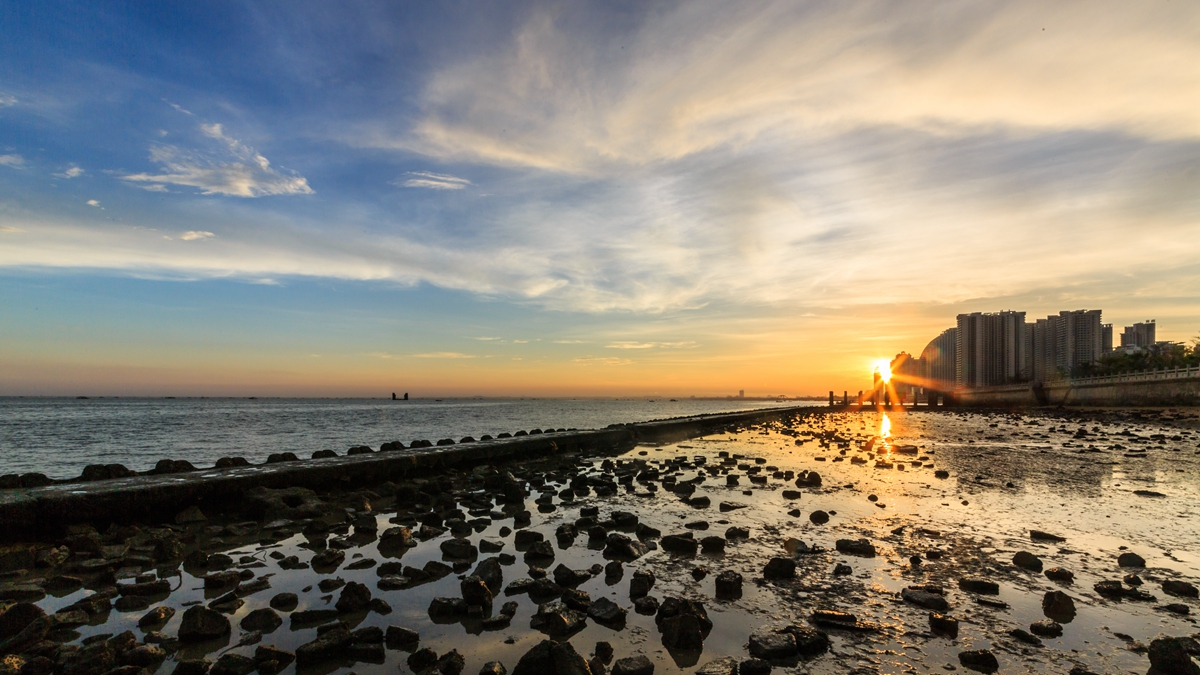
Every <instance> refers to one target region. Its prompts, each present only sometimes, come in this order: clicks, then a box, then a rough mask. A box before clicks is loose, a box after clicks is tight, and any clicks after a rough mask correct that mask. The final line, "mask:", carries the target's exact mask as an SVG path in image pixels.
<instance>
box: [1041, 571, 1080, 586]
mask: <svg viewBox="0 0 1200 675" xmlns="http://www.w3.org/2000/svg"><path fill="white" fill-rule="evenodd" d="M1045 575H1046V578H1047V579H1050V580H1051V581H1061V582H1062V583H1065V584H1069V583H1071V582H1073V581H1075V575H1074V574H1073V573H1072V572H1071V571H1070V570H1064V569H1063V568H1061V567H1051V568H1050V569H1048V570H1046V571H1045Z"/></svg>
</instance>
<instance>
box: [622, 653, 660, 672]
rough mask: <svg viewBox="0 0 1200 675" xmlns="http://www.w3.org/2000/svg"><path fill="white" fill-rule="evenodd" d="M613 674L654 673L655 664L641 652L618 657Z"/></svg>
mask: <svg viewBox="0 0 1200 675" xmlns="http://www.w3.org/2000/svg"><path fill="white" fill-rule="evenodd" d="M612 675H654V664H653V663H651V662H650V659H648V658H646V657H645V656H643V655H641V654H638V655H637V656H629V657H626V658H623V659H617V662H616V663H614V664H613V667H612Z"/></svg>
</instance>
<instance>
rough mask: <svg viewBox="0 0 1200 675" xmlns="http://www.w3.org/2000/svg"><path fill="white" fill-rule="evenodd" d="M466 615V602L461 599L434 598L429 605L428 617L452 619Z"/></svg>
mask: <svg viewBox="0 0 1200 675" xmlns="http://www.w3.org/2000/svg"><path fill="white" fill-rule="evenodd" d="M466 613H467V601H466V600H463V599H462V598H434V599H433V600H432V601H430V603H429V616H431V617H447V618H452V617H456V616H462V615H464V614H466Z"/></svg>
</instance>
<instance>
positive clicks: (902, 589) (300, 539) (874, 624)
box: [0, 409, 1200, 675]
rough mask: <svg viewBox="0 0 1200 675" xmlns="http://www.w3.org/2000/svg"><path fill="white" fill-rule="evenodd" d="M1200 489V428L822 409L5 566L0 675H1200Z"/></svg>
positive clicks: (1082, 414) (339, 488) (212, 521)
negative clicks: (1195, 658) (1199, 664)
mask: <svg viewBox="0 0 1200 675" xmlns="http://www.w3.org/2000/svg"><path fill="white" fill-rule="evenodd" d="M1198 479H1200V414H1198V413H1197V412H1195V411H1194V410H1189V409H1179V410H1067V411H1057V410H1036V411H1020V412H975V411H955V410H912V409H906V410H895V411H863V412H860V411H826V410H819V409H816V410H805V411H795V412H791V413H788V414H784V415H781V416H779V418H778V419H775V420H771V421H768V422H764V423H758V424H753V425H743V426H737V427H730V428H728V429H725V430H724V432H723V433H716V434H710V435H707V436H703V437H699V438H693V439H689V440H684V441H680V442H677V443H670V444H657V445H639V446H637V447H634V448H632V449H629V450H626V451H623V452H610V453H599V452H597V453H582V454H566V453H564V454H557V455H552V456H549V457H546V458H540V459H536V460H529V461H523V462H507V463H503V464H496V465H486V466H476V467H474V468H471V469H464V470H447V471H444V472H441V473H439V474H435V475H425V476H421V477H419V478H413V479H411V480H406V481H402V482H385V483H382V484H377V485H374V484H373V485H352V484H349V483H348V482H342V483H338V484H334V485H330V486H328V488H327V489H324V490H316V491H314V490H309V489H305V488H286V489H269V488H258V489H255V490H251V491H249V492H247V493H246V494H244V495H243V496H242V498H241V500H240V501H239V502H238V503H230V504H228V505H227V508H225V509H221V510H213V509H210V512H204V511H202V510H201V509H199V508H196V507H195V506H192V505H187V504H181V505H180V508H179V510H178V511H177V512H176V513H173V514H164V519H165V520H166V521H167V522H165V523H120V524H114V525H111V526H108V527H105V528H103V530H102V531H97V530H96V529H94V528H92V527H89V526H79V525H76V526H73V527H72V528H71V529H70V531H69V532H68V533H67V534H66V536H65V537H51V538H48V539H47V540H45V541H39V542H8V543H7V544H6V545H5V546H4V547H3V549H2V550H0V569H3V571H2V575H3V577H2V578H0V604H2V605H7V608H6V609H5V611H4V613H3V614H2V615H0V652H3V653H4V654H5V656H4V662H3V665H0V670H3V672H4V674H7V673H21V674H22V675H46V674H49V673H62V674H64V675H104V674H105V673H110V672H113V673H119V674H120V675H141V673H142V671H143V670H145V671H147V673H163V674H166V673H173V672H177V673H179V674H180V675H202V674H203V673H206V672H208V673H212V674H213V675H249V673H251V672H259V673H262V674H263V675H272V674H273V673H280V672H282V673H293V672H299V673H314V674H315V673H320V674H324V673H333V672H340V673H350V672H354V673H374V672H388V673H393V672H402V673H409V672H412V673H426V674H428V675H433V674H434V673H436V674H438V675H458V674H459V673H464V672H465V673H470V674H471V675H473V674H474V673H486V674H488V675H497V674H499V673H505V672H511V673H515V674H517V675H526V674H529V675H533V674H541V673H554V674H561V675H567V674H568V673H569V674H570V675H602V674H605V673H609V672H611V673H614V674H615V675H650V673H658V674H659V675H663V674H667V673H693V672H701V673H703V675H761V674H765V673H768V672H797V673H933V672H941V673H944V672H952V671H966V672H976V671H978V672H1001V673H1023V672H1046V673H1071V672H1074V673H1084V672H1092V673H1144V672H1147V671H1148V670H1149V669H1150V668H1151V666H1152V664H1154V666H1155V668H1157V670H1156V671H1155V672H1162V673H1174V672H1181V673H1183V672H1196V670H1195V669H1196V666H1195V664H1194V663H1193V662H1192V660H1191V656H1190V655H1189V654H1193V655H1195V654H1200V644H1197V642H1196V641H1195V640H1194V639H1193V637H1192V636H1194V635H1197V634H1200V627H1198V626H1197V625H1196V621H1195V617H1196V614H1197V612H1200V601H1198V600H1197V588H1196V584H1197V583H1200V525H1198V524H1197V523H1198V522H1200V520H1198V518H1197V516H1200V508H1198V507H1197V503H1198V501H1197V497H1200V480H1198ZM1160 636H1163V637H1160ZM1189 669H1190V670H1189Z"/></svg>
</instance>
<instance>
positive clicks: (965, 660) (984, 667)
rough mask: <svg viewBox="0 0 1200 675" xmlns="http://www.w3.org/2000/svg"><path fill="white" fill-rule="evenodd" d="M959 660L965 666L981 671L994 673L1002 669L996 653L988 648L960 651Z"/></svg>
mask: <svg viewBox="0 0 1200 675" xmlns="http://www.w3.org/2000/svg"><path fill="white" fill-rule="evenodd" d="M958 662H959V663H961V664H962V665H963V667H965V668H970V669H971V670H977V671H979V672H981V673H994V672H996V671H997V670H1000V662H999V661H997V660H996V655H995V654H993V653H992V652H991V650H988V649H976V650H972V651H966V652H959V654H958Z"/></svg>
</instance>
